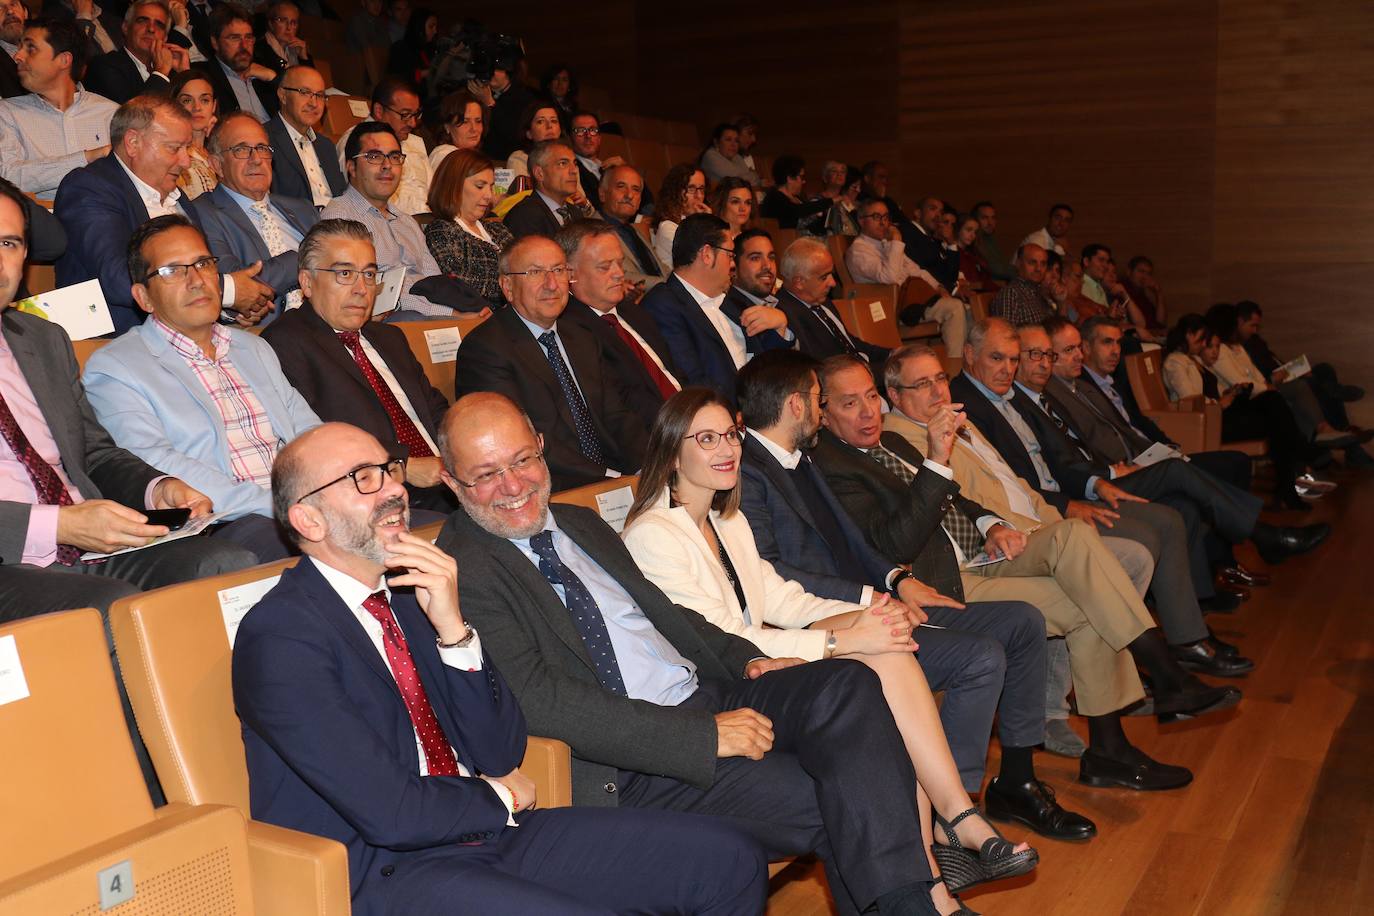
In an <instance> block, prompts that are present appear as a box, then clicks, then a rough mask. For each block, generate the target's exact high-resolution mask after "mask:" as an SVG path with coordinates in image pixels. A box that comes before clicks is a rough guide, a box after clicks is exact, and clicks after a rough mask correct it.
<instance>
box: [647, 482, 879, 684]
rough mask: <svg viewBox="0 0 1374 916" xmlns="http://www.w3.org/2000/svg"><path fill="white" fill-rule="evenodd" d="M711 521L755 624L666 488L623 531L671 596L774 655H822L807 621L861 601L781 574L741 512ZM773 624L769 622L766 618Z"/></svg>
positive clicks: (821, 640) (819, 637) (820, 633)
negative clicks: (823, 594)
mask: <svg viewBox="0 0 1374 916" xmlns="http://www.w3.org/2000/svg"><path fill="white" fill-rule="evenodd" d="M711 523H712V524H713V525H715V528H716V534H717V536H719V537H720V540H721V542H722V543H723V544H724V545H725V552H726V553H728V554H729V555H730V562H731V563H732V564H733V565H734V567H735V573H736V575H738V576H739V579H740V587H741V588H742V589H743V590H744V598H745V601H747V602H748V604H749V618H750V620H751V622H752V623H751V624H748V625H746V624H745V622H744V612H743V610H742V609H741V608H740V605H739V599H738V598H737V597H736V596H735V587H734V586H733V585H731V584H730V580H729V578H728V577H727V576H726V575H725V569H724V568H723V567H722V566H721V563H720V558H719V557H718V556H717V554H716V552H715V550H714V549H712V548H711V546H710V545H709V544H707V543H706V538H705V537H703V536H702V533H701V530H700V529H698V528H697V526H696V523H695V522H693V521H692V518H691V516H689V515H688V514H687V510H686V509H683V508H682V507H681V506H676V507H673V508H669V507H668V493H667V491H666V490H665V491H664V492H663V493H662V494H660V496H659V499H658V501H657V502H656V503H655V505H654V507H653V508H651V509H649V510H647V511H646V512H644V513H643V514H642V515H640V516H639V517H638V518H636V519H635V520H634V521H633V522H631V523H630V524H629V525H627V526H626V528H625V531H624V532H623V533H622V534H621V537H622V538H623V539H624V541H625V546H626V547H628V548H629V549H630V555H631V556H633V557H634V558H635V562H636V563H638V564H639V568H640V570H642V571H643V573H644V575H645V576H646V577H648V579H649V581H650V582H652V583H654V585H657V586H658V587H659V588H660V589H662V590H663V593H664V594H666V595H667V596H668V598H669V600H671V601H673V602H674V603H675V604H680V605H682V606H683V607H685V608H691V609H692V610H694V611H696V612H697V613H699V614H701V616H703V617H705V618H706V619H707V620H709V621H710V622H711V623H713V624H715V625H716V626H717V627H719V628H720V629H722V630H725V631H726V632H727V633H733V634H735V635H736V636H740V637H743V638H744V639H747V640H749V641H750V642H752V643H753V644H754V645H756V646H758V647H759V648H760V649H762V650H763V651H764V652H767V653H768V654H769V655H771V656H773V657H774V658H786V657H795V658H802V659H806V660H807V661H816V660H818V659H821V658H824V657H825V631H824V630H807V629H803V628H804V627H806V625H807V624H810V623H812V622H814V621H817V620H821V619H822V618H825V617H833V616H834V615H836V614H844V613H848V612H849V611H853V610H857V609H858V608H859V605H857V604H850V603H849V602H847V601H835V600H833V599H830V598H818V597H817V596H815V595H813V594H811V593H810V592H808V591H806V589H804V588H802V586H801V584H800V583H799V582H797V581H795V580H793V579H784V578H783V577H782V576H779V575H778V573H777V571H776V570H774V569H773V565H772V564H771V563H769V562H768V561H767V560H765V559H763V557H761V556H759V549H758V545H757V544H755V543H754V532H753V531H752V530H751V529H750V528H749V522H748V521H747V520H746V519H745V517H744V514H743V513H742V512H736V513H735V514H734V515H733V516H731V517H730V518H721V517H720V514H719V513H718V512H715V511H714V510H713V511H712V512H711ZM765 623H768V624H772V626H773V627H781V628H782V629H770V628H766V627H764V626H763V624H765Z"/></svg>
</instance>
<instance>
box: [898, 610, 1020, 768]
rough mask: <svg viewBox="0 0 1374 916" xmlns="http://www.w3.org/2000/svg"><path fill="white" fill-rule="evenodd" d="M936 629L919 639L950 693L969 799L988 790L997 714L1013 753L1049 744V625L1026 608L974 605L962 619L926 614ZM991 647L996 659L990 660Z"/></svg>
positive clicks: (945, 719)
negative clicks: (987, 772)
mask: <svg viewBox="0 0 1374 916" xmlns="http://www.w3.org/2000/svg"><path fill="white" fill-rule="evenodd" d="M925 611H926V614H927V616H928V617H929V618H930V619H929V621H928V622H929V623H932V624H935V625H936V626H939V627H947V628H948V629H943V630H937V629H933V628H931V627H929V626H923V627H921V628H920V629H918V630H917V631H916V632H915V633H914V634H913V638H914V639H915V640H916V642H917V644H918V645H919V646H920V649H919V650H918V651H917V653H916V657H917V658H918V659H919V660H920V662H921V667H922V668H923V669H924V670H925V673H926V680H928V681H929V682H930V689H931V690H943V691H945V697H944V700H943V701H942V702H941V704H940V724H941V725H943V726H944V729H945V739H946V740H947V741H948V742H949V750H950V753H952V754H953V755H954V763H955V765H957V766H958V767H959V779H960V781H961V782H962V783H963V785H964V788H965V789H966V790H967V791H969V792H976V791H978V789H979V788H980V787H981V786H982V783H983V771H984V767H985V764H986V762H987V756H988V736H989V734H991V731H992V717H993V713H994V712H996V714H997V736H998V738H999V739H1000V740H1001V742H1002V744H1003V746H1005V747H1033V746H1034V745H1037V744H1041V743H1042V742H1044V740H1045V676H1046V675H1045V672H1046V661H1045V655H1046V647H1045V617H1044V615H1043V614H1041V613H1040V611H1038V610H1037V609H1036V608H1035V607H1034V606H1033V605H1030V604H1026V603H1025V602H1024V601H974V602H971V603H969V604H968V605H966V606H965V608H964V610H962V611H960V610H957V609H955V608H947V607H928V608H926V609H925ZM989 647H991V648H992V649H994V650H995V651H994V652H992V653H989Z"/></svg>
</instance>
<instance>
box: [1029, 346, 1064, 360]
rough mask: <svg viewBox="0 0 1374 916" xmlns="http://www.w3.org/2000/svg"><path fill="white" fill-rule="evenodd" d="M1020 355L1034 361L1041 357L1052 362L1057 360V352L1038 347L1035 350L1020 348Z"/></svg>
mask: <svg viewBox="0 0 1374 916" xmlns="http://www.w3.org/2000/svg"><path fill="white" fill-rule="evenodd" d="M1021 355H1022V356H1024V357H1026V359H1033V360H1035V361H1036V362H1039V361H1040V360H1042V359H1047V360H1049V361H1050V362H1052V363H1057V362H1059V354H1058V353H1056V352H1054V351H1053V350H1041V349H1038V348H1037V349H1035V350H1022V351H1021Z"/></svg>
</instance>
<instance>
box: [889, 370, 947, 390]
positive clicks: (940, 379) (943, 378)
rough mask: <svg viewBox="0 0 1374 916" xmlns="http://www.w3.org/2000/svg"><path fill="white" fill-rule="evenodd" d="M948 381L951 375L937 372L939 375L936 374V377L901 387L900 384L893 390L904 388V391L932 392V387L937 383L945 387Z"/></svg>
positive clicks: (919, 379) (918, 380)
mask: <svg viewBox="0 0 1374 916" xmlns="http://www.w3.org/2000/svg"><path fill="white" fill-rule="evenodd" d="M948 381H949V373H947V372H937V373H935V374H934V375H931V376H927V377H926V378H918V379H917V380H916V381H914V382H912V383H911V384H910V385H901V384H898V385H893V386H892V387H893V388H903V389H905V390H907V391H929V390H930V386H932V385H935V384H937V383H938V384H942V385H943V384H944V383H945V382H948Z"/></svg>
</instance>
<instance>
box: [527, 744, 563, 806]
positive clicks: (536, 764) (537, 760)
mask: <svg viewBox="0 0 1374 916" xmlns="http://www.w3.org/2000/svg"><path fill="white" fill-rule="evenodd" d="M520 771H521V772H522V773H524V774H525V775H526V776H528V777H529V778H530V779H532V780H534V785H535V790H536V791H537V792H538V793H539V807H541V808H566V807H568V806H570V805H571V804H572V749H571V748H569V747H568V746H567V745H566V744H564V743H563V742H562V741H559V740H558V739H557V738H536V737H535V736H533V735H531V736H530V739H529V744H528V746H527V747H526V748H525V760H524V762H523V763H521V764H520Z"/></svg>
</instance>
